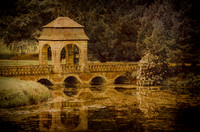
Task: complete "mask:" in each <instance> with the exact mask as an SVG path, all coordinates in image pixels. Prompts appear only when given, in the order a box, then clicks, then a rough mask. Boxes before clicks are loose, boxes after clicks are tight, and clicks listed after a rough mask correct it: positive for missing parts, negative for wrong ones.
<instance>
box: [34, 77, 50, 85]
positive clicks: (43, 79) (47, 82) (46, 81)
mask: <svg viewBox="0 0 200 132" xmlns="http://www.w3.org/2000/svg"><path fill="white" fill-rule="evenodd" d="M37 82H39V83H41V84H43V85H45V86H47V87H49V86H53V83H52V82H51V81H49V80H48V79H45V78H41V79H39V80H38V81H37Z"/></svg>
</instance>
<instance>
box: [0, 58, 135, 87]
mask: <svg viewBox="0 0 200 132" xmlns="http://www.w3.org/2000/svg"><path fill="white" fill-rule="evenodd" d="M80 67H81V66H80V65H61V68H62V71H61V72H60V73H57V72H56V71H55V70H54V67H53V66H39V65H32V66H1V67H0V76H5V77H12V78H17V79H21V80H32V81H37V82H40V83H44V84H46V85H48V84H53V85H58V84H64V83H80V84H91V83H96V84H102V83H107V84H113V83H115V84H125V83H132V84H134V83H135V80H136V78H135V77H136V71H137V70H138V64H137V63H136V62H107V63H92V62H90V63H88V64H87V69H86V70H85V71H81V69H80Z"/></svg>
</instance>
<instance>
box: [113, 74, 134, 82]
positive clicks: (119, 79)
mask: <svg viewBox="0 0 200 132" xmlns="http://www.w3.org/2000/svg"><path fill="white" fill-rule="evenodd" d="M128 83H130V79H129V78H128V77H126V76H123V75H121V76H118V77H117V78H115V79H114V84H128Z"/></svg>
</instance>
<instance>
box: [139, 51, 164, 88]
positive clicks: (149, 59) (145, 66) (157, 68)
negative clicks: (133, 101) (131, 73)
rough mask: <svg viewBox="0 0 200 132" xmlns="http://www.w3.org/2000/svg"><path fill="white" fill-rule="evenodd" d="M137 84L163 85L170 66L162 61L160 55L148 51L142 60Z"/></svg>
mask: <svg viewBox="0 0 200 132" xmlns="http://www.w3.org/2000/svg"><path fill="white" fill-rule="evenodd" d="M139 67H140V69H139V70H138V73H137V74H138V76H137V79H138V81H137V85H142V86H150V85H162V84H163V81H164V80H165V79H166V75H167V69H168V67H167V66H166V65H165V64H164V63H160V61H159V56H157V55H153V54H150V53H146V54H145V56H144V57H143V58H142V59H141V60H140V63H139Z"/></svg>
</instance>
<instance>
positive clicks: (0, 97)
mask: <svg viewBox="0 0 200 132" xmlns="http://www.w3.org/2000/svg"><path fill="white" fill-rule="evenodd" d="M0 84H1V85H0V107H18V106H24V105H31V104H38V103H40V102H42V101H46V100H48V99H49V98H50V97H51V91H50V90H49V89H48V88H47V87H45V86H43V85H42V84H40V83H37V82H33V81H22V80H18V79H12V78H4V77H0Z"/></svg>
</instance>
